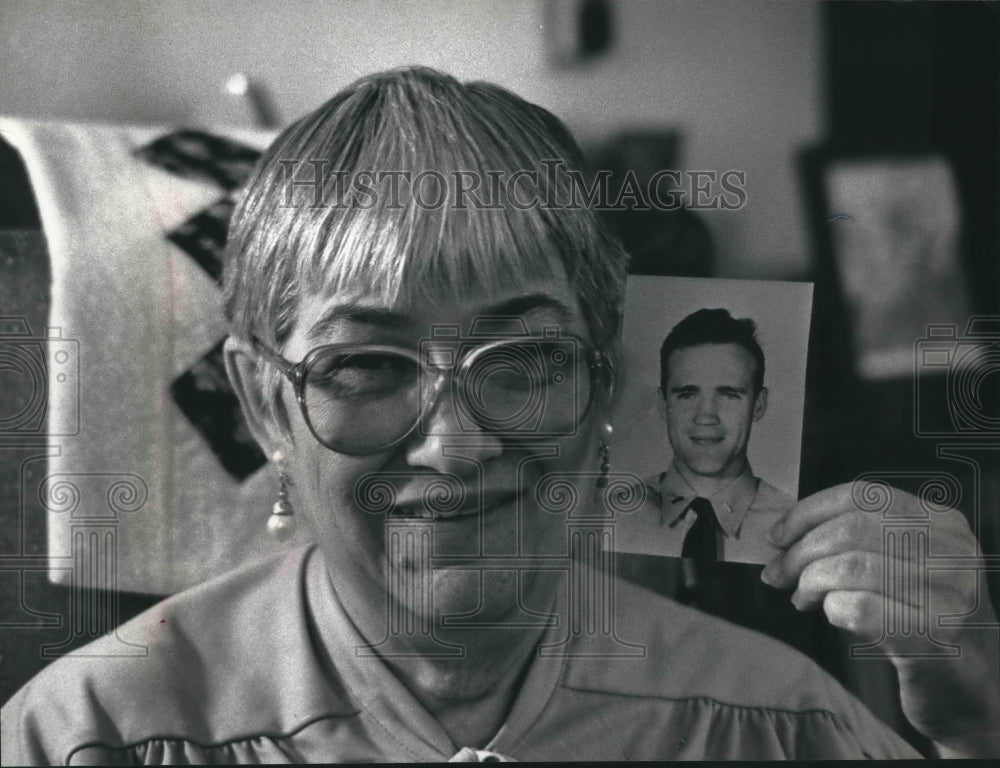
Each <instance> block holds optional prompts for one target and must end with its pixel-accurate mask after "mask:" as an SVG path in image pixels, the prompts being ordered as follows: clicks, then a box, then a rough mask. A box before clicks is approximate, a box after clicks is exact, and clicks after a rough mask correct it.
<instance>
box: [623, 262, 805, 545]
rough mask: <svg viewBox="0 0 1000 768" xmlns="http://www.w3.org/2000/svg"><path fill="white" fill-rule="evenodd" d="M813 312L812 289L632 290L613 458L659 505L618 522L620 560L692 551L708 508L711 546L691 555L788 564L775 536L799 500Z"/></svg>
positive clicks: (723, 283) (768, 285)
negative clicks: (625, 555)
mask: <svg viewBox="0 0 1000 768" xmlns="http://www.w3.org/2000/svg"><path fill="white" fill-rule="evenodd" d="M811 308H812V285H810V284H809V283H791V282H787V283H782V282H773V281H766V280H753V281H742V280H721V279H706V278H671V277H648V276H643V275H633V276H631V277H630V278H629V280H628V284H627V286H626V289H625V318H624V322H623V324H622V350H623V353H622V358H623V361H624V373H623V375H622V376H621V377H620V379H621V382H622V386H621V393H620V401H619V403H618V407H617V410H616V413H615V420H614V423H615V435H614V443H613V446H614V449H615V459H616V460H617V461H620V462H621V463H622V466H626V467H629V468H630V469H631V471H633V472H635V473H637V474H639V475H640V476H641V477H642V479H643V483H644V485H645V486H646V487H647V489H648V492H649V494H650V496H651V498H652V499H654V501H653V502H651V503H650V504H648V505H647V506H646V507H645V508H644V509H643V511H642V512H637V513H634V514H631V515H626V516H623V518H622V519H621V520H619V521H618V525H617V526H616V528H615V531H616V533H615V536H616V538H615V549H616V550H617V551H624V552H637V553H643V554H650V555H656V554H659V555H664V556H671V557H680V556H681V555H682V553H683V552H684V551H685V549H687V550H688V551H689V553H692V552H694V547H695V540H694V538H693V536H694V535H695V534H693V525H694V522H695V520H696V518H697V515H695V514H694V513H690V514H689V513H688V509H689V508H691V507H692V505H694V507H698V506H699V505H701V506H702V508H705V507H704V504H705V502H708V504H709V506H710V507H711V508H712V510H711V511H710V512H707V514H708V515H709V516H714V518H715V523H716V525H715V527H714V536H708V537H706V539H705V541H706V542H707V544H706V549H705V550H704V551H703V552H699V553H697V554H692V555H691V556H693V557H707V558H710V559H712V560H723V561H733V562H750V563H759V564H761V565H764V564H766V563H767V562H769V561H770V560H771V559H772V558H773V557H774V556H776V555H777V554H779V550H778V549H777V548H776V547H775V546H774V545H772V544H771V543H770V542H769V541H768V538H767V533H768V531H769V530H770V528H771V527H772V526H773V525H774V524H775V523H776V522H778V520H779V519H780V518H781V517H782V516H783V515H784V514H785V513H786V512H787V511H788V510H789V509H791V508H792V507H793V506H794V505H795V502H796V500H797V498H798V487H799V461H800V447H801V443H802V414H803V407H804V403H805V387H806V353H807V348H808V343H809V323H810V316H811ZM695 500H697V502H696V501H695ZM689 539H690V541H689Z"/></svg>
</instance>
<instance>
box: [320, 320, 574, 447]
mask: <svg viewBox="0 0 1000 768" xmlns="http://www.w3.org/2000/svg"><path fill="white" fill-rule="evenodd" d="M465 351H466V350H462V349H459V351H458V352H459V355H458V356H459V359H460V364H459V366H458V370H457V371H456V372H455V376H454V378H453V379H452V381H453V382H454V383H453V386H452V391H451V394H452V397H451V398H450V399H449V402H448V403H447V404H445V405H441V406H439V407H448V408H452V409H454V410H453V412H452V417H453V418H451V419H450V420H449V421H448V422H447V423H449V424H452V425H454V433H455V434H463V433H467V432H477V431H481V430H488V431H490V432H495V433H501V434H509V435H517V436H522V437H527V436H532V435H536V436H564V435H569V434H572V433H573V432H574V431H575V430H576V428H577V426H578V425H579V422H580V420H581V419H582V417H583V415H584V414H583V411H585V409H586V407H587V405H588V403H589V401H590V391H591V388H592V383H591V379H590V368H589V366H588V364H587V360H586V355H585V353H584V351H583V350H582V349H581V348H580V345H579V343H578V342H576V341H575V340H574V339H566V338H560V339H531V340H511V341H504V342H503V343H499V344H486V345H481V346H478V347H471V348H470V349H469V351H468V353H467V354H464V355H463V354H462V353H463V352H465ZM435 356H437V357H440V355H439V354H437V352H435V348H434V346H433V345H428V346H427V347H424V348H422V349H421V352H420V362H418V359H416V358H414V357H410V356H408V355H406V354H403V353H400V352H392V351H387V350H379V351H366V350H364V349H358V350H344V349H329V350H325V351H323V352H321V353H319V354H317V355H316V356H315V357H314V358H313V359H312V360H311V361H310V364H309V367H308V369H307V370H306V372H305V377H304V387H303V393H304V398H303V399H304V403H303V404H304V410H305V413H306V418H307V420H308V421H309V424H310V426H311V427H312V429H313V431H314V432H315V434H316V437H317V438H319V440H320V441H321V442H322V443H324V444H325V445H327V446H329V447H330V448H333V449H334V450H338V451H343V452H346V453H351V452H366V451H374V450H378V449H379V448H381V447H385V446H387V445H389V444H391V443H393V442H395V441H397V440H399V439H400V438H401V437H403V436H404V435H405V434H406V433H408V432H409V431H410V430H411V429H412V428H413V427H414V426H415V425H416V424H417V422H418V421H419V420H420V417H421V414H422V413H423V412H424V411H425V409H426V408H427V406H428V405H429V404H430V403H431V402H432V401H433V400H434V398H435V397H436V396H437V393H438V389H439V387H440V382H441V381H442V378H441V377H442V368H441V367H439V365H438V364H437V363H436V361H435ZM452 356H454V353H452Z"/></svg>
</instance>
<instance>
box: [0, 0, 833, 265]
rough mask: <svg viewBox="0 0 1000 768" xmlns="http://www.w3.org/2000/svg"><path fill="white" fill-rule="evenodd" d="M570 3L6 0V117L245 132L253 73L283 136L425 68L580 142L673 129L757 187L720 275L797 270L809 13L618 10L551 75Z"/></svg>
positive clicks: (737, 6)
mask: <svg viewBox="0 0 1000 768" xmlns="http://www.w3.org/2000/svg"><path fill="white" fill-rule="evenodd" d="M576 7H577V5H576V4H575V3H567V2H563V1H562V0H554V2H544V1H543V0H511V1H510V2H470V3H455V2H451V1H450V0H429V1H427V2H418V3H417V2H414V3H406V2H404V3H397V2H391V1H390V0H333V1H331V2H315V0H288V1H283V2H280V3H279V2H241V1H240V0H215V1H214V2H203V1H202V0H163V1H161V2H131V1H129V0H124V1H121V0H58V1H53V0H3V2H0V112H3V113H5V114H13V115H23V116H37V117H47V118H62V119H67V120H89V121H104V122H107V121H111V122H133V123H163V124H173V125H181V124H183V125H190V124H195V125H208V126H210V125H218V124H225V123H234V122H236V123H239V122H244V121H247V120H249V116H248V115H247V114H246V112H245V110H241V109H240V104H239V103H238V102H234V100H233V99H231V98H229V99H227V98H226V97H225V96H224V95H223V84H224V83H225V81H226V80H227V79H228V78H229V76H230V75H232V74H233V73H235V72H244V73H246V74H247V75H248V76H249V77H250V78H251V79H253V80H254V81H257V82H259V83H260V84H262V85H263V86H264V87H265V88H266V89H267V91H268V92H269V94H270V95H271V97H272V98H273V101H274V106H275V108H276V112H277V113H278V116H279V118H280V120H281V121H282V122H286V121H290V120H292V119H294V118H296V117H298V116H299V115H300V114H302V113H304V112H306V111H307V110H310V109H312V108H313V107H315V106H318V105H319V104H320V103H321V102H322V101H325V100H326V99H327V98H328V97H330V96H332V95H333V94H334V93H335V92H336V91H337V90H339V89H340V88H341V87H343V86H345V85H347V84H348V83H350V82H351V81H353V80H354V79H356V78H357V77H359V76H361V75H363V74H367V73H369V72H372V71H375V70H378V69H383V68H386V67H393V66H400V65H405V64H426V65H429V66H433V67H437V68H440V69H443V70H445V71H447V72H450V73H452V74H454V75H456V76H457V77H459V78H461V79H487V80H491V81H495V82H497V83H499V84H501V85H504V86H506V87H508V88H510V89H512V90H514V91H515V92H516V93H519V94H520V95H522V96H524V97H526V98H528V99H531V100H533V101H536V102H538V103H539V104H542V105H543V106H545V107H547V108H549V109H551V110H552V111H553V112H555V114H556V115H558V116H559V117H561V118H562V119H563V120H565V121H566V122H567V123H568V124H569V127H570V128H571V130H573V131H574V133H576V135H577V138H578V139H580V140H581V141H584V142H588V143H589V142H593V141H599V140H602V139H604V138H606V137H607V136H609V135H610V134H612V133H613V132H615V131H617V130H619V129H621V128H623V127H626V126H628V127H640V128H664V127H670V128H679V129H680V130H681V131H682V146H681V152H680V158H679V159H680V161H681V162H682V163H683V166H684V167H686V168H693V169H716V170H719V171H721V170H725V169H730V168H732V169H738V170H743V171H745V172H746V174H747V188H748V191H749V195H748V200H747V205H746V206H745V207H744V208H743V209H742V210H740V211H721V212H716V211H710V212H708V214H709V215H706V216H705V223H706V224H707V226H708V228H709V230H710V232H711V234H712V235H713V239H714V241H715V244H716V250H717V258H716V264H717V273H718V274H719V275H720V276H724V277H746V276H755V277H778V278H781V277H789V276H801V275H802V274H803V273H804V271H805V263H804V254H805V245H806V243H805V234H804V232H805V230H804V226H803V224H802V220H801V218H802V217H801V215H800V209H799V205H798V201H797V197H796V182H795V177H794V169H793V157H792V153H791V149H792V148H793V147H795V146H797V145H800V144H802V143H803V142H806V141H809V140H812V139H814V138H816V137H817V136H818V135H819V133H820V128H821V101H822V100H821V93H820V87H821V82H820V75H821V71H820V64H821V45H820V8H819V5H818V4H817V3H815V2H796V3H769V2H761V1H760V0H749V1H747V0H743V1H741V2H729V1H721V0H700V1H699V2H677V1H676V0H668V1H666V2H663V1H662V0H631V1H630V2H623V1H622V0H613V2H611V3H610V7H611V11H612V13H611V17H612V29H613V32H612V33H613V40H612V43H611V47H610V49H609V51H608V52H607V54H605V55H603V56H600V57H597V58H595V59H593V60H592V61H589V62H583V63H581V64H578V65H575V66H565V65H559V64H558V63H556V62H554V61H553V47H554V46H556V45H558V44H559V42H560V41H563V40H565V38H566V37H567V34H568V30H567V28H568V26H569V24H570V17H571V16H572V13H573V11H574V10H575V9H576Z"/></svg>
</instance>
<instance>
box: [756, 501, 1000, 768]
mask: <svg viewBox="0 0 1000 768" xmlns="http://www.w3.org/2000/svg"><path fill="white" fill-rule="evenodd" d="M879 489H880V491H881V492H883V493H886V494H890V498H891V501H890V504H889V506H888V507H884V508H883V509H882V510H880V511H879V512H872V511H866V510H865V509H862V508H861V507H859V506H858V502H857V499H856V498H855V497H854V496H853V495H852V491H855V492H856V491H857V490H858V488H857V487H856V486H855V485H854V484H847V485H840V486H837V487H834V488H829V489H827V490H825V491H821V492H820V493H817V494H815V495H813V496H810V497H808V498H806V499H803V500H802V501H800V502H799V503H798V504H797V505H795V506H794V507H793V508H792V509H791V510H789V511H788V513H786V514H785V516H784V517H783V518H782V519H781V520H780V521H779V522H778V523H776V524H775V526H774V528H772V530H771V533H770V536H769V538H770V539H771V541H772V542H773V543H774V544H775V545H776V546H779V547H781V548H783V549H784V552H783V553H782V554H780V555H778V556H777V557H775V558H774V559H773V560H772V561H771V562H770V563H768V565H767V567H766V568H765V569H764V572H763V574H762V576H761V578H762V579H763V580H764V582H765V583H767V584H770V585H771V586H774V587H778V588H784V589H791V588H792V587H795V592H794V594H793V595H792V602H793V603H794V605H795V606H796V608H798V609H799V610H807V609H809V608H814V607H819V606H822V608H823V610H824V611H825V613H826V615H827V617H828V619H829V620H830V623H831V624H833V625H835V626H837V627H841V628H843V629H846V630H849V631H851V632H853V633H855V634H857V635H858V636H859V638H860V641H861V642H863V643H864V642H867V643H875V644H877V649H878V650H877V651H876V652H878V651H881V652H883V653H884V654H885V655H886V656H888V657H889V658H890V659H891V660H892V662H893V664H894V665H895V666H896V669H897V671H898V673H899V681H900V694H901V699H902V705H903V711H904V713H905V714H906V717H907V718H908V719H909V721H910V722H911V723H912V724H913V726H914V727H915V728H916V729H917V730H919V731H920V732H921V733H923V734H924V735H925V736H927V737H928V738H930V739H931V740H932V741H934V742H935V744H937V746H938V749H939V751H940V752H941V754H942V755H956V756H1000V630H998V629H997V617H996V613H995V612H994V610H993V606H992V604H991V603H990V598H989V595H988V593H987V591H986V585H985V578H984V569H985V563H984V562H983V559H982V553H981V551H980V549H979V545H978V542H977V541H976V538H975V536H974V535H973V533H972V531H971V530H970V529H969V525H968V523H967V522H966V520H965V517H964V515H962V513H961V512H958V511H956V510H954V509H945V510H941V509H940V508H932V509H928V506H927V505H923V506H922V504H921V500H920V499H918V498H916V497H914V496H912V495H910V494H908V493H904V492H903V491H899V490H896V489H890V488H888V487H887V486H879ZM921 529H924V530H927V529H929V532H928V535H927V538H926V539H922V536H921V533H920V532H921ZM907 532H909V533H908V536H906V535H905V534H906V533H907ZM928 553H929V554H930V555H931V563H933V562H934V561H935V560H937V561H938V562H940V558H941V557H956V558H961V562H960V563H957V565H958V566H960V567H955V568H953V569H952V570H943V569H940V570H938V569H933V570H932V569H929V568H928V565H929V563H928V561H927V560H926V557H927V555H928ZM977 567H978V568H979V570H976V568H977ZM958 616H962V617H965V618H964V619H957V620H956V619H946V621H947V622H948V623H949V624H951V626H941V625H940V624H939V619H942V618H943V617H958ZM959 621H962V622H964V623H961V624H960V623H958V622H959ZM971 623H975V624H977V625H979V626H970V624H971ZM983 625H986V626H983Z"/></svg>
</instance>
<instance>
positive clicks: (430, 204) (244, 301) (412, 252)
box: [223, 67, 627, 402]
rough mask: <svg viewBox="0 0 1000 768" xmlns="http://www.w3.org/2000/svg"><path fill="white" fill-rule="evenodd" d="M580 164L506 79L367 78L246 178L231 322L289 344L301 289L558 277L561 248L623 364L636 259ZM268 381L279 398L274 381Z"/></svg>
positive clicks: (605, 346)
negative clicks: (621, 347) (584, 183)
mask: <svg viewBox="0 0 1000 768" xmlns="http://www.w3.org/2000/svg"><path fill="white" fill-rule="evenodd" d="M583 167H584V163H583V158H582V154H581V152H580V149H579V147H578V146H577V144H576V142H575V141H574V140H573V138H572V136H571V135H570V133H569V131H568V130H567V129H566V127H565V126H564V125H563V124H562V123H561V122H560V121H559V120H558V119H557V118H556V117H555V116H554V115H552V114H551V113H550V112H548V111H547V110H545V109H543V108H541V107H539V106H537V105H535V104H531V103H529V102H527V101H525V100H523V99H521V98H520V97H518V96H516V95H514V94H512V93H510V92H509V91H507V90H504V89H503V88H500V87H498V86H496V85H492V84H489V83H482V82H473V83H468V84H462V83H460V82H458V81H457V80H455V79H454V78H452V77H450V76H448V75H445V74H442V73H440V72H437V71H434V70H431V69H427V68H423V67H412V68H406V69H398V70H391V71H388V72H382V73H378V74H374V75H370V76H368V77H364V78H362V79H360V80H358V81H356V82H355V83H354V84H352V85H350V86H348V87H347V88H345V89H344V90H343V91H341V92H340V93H338V94H337V95H336V96H334V97H333V98H332V99H331V100H330V101H328V102H327V103H326V104H324V105H323V106H321V107H320V108H319V109H317V110H315V111H314V112H312V113H310V114H308V115H306V116H305V117H303V118H302V119H300V120H299V121H297V122H296V123H294V124H293V125H291V126H290V127H289V128H287V129H286V130H285V131H284V132H283V133H282V134H281V135H280V136H279V137H278V138H277V140H275V142H274V143H273V144H272V145H271V147H270V148H269V149H268V150H267V151H266V152H265V153H264V155H263V157H262V158H261V160H260V162H259V163H258V165H257V167H256V169H255V171H254V173H253V174H252V176H251V178H250V180H249V182H248V184H247V186H246V187H245V190H244V192H243V194H242V197H241V199H240V202H239V204H238V205H237V208H236V211H235V212H234V215H233V219H232V221H231V225H230V232H229V241H228V244H227V254H226V269H225V274H224V279H223V283H224V296H225V299H224V301H225V311H226V316H227V318H228V319H229V322H230V326H231V332H232V334H233V335H234V336H236V337H238V338H243V339H250V338H252V337H256V338H258V339H260V340H261V341H264V342H265V343H267V344H269V345H271V346H273V347H274V348H278V349H280V348H281V346H282V344H283V343H284V342H285V341H286V340H287V338H288V335H289V334H290V333H291V331H292V329H293V328H294V325H295V321H296V317H297V312H298V304H299V299H300V297H301V296H302V295H303V294H304V293H305V292H308V291H315V290H322V291H324V292H327V291H329V292H336V291H340V290H351V291H370V292H374V293H377V294H378V295H384V296H386V297H387V298H389V299H392V298H396V297H405V296H412V297H420V296H434V297H438V298H440V297H441V296H442V295H444V296H447V295H454V296H456V297H460V296H462V295H464V294H466V293H467V292H469V291H470V290H475V289H477V288H478V289H483V288H485V289H496V288H498V287H502V286H504V285H505V284H513V283H517V284H523V283H524V282H525V280H530V279H532V278H540V277H550V276H551V273H552V265H553V261H552V256H553V254H555V255H556V256H558V258H559V260H560V261H561V263H562V265H563V266H564V268H565V271H566V274H567V275H568V277H569V281H570V284H571V286H572V287H573V288H574V290H575V291H576V293H577V296H578V298H579V301H580V305H581V307H582V310H583V313H584V318H585V320H586V323H587V325H588V328H589V330H590V333H591V336H592V341H593V343H594V344H595V346H596V347H597V348H598V349H600V350H601V351H602V352H603V353H604V354H605V355H606V356H608V357H609V359H610V361H611V362H612V365H613V364H614V362H615V361H616V359H617V347H618V335H619V330H620V317H621V304H622V300H623V294H624V284H625V267H626V261H627V257H626V255H625V252H624V250H623V249H622V246H621V245H620V243H619V241H618V240H617V238H616V237H615V236H614V235H613V234H611V232H610V231H609V229H608V227H607V225H606V224H605V223H604V222H603V221H602V220H601V218H600V217H599V215H598V213H597V212H596V211H595V210H593V209H592V208H591V207H590V206H589V205H588V204H587V201H586V200H583V201H582V203H581V199H580V198H581V195H579V194H578V193H579V192H580V191H581V189H580V186H579V179H580V178H582V176H581V174H582V171H583ZM553 171H555V172H553ZM421 174H423V176H421ZM532 174H534V175H532ZM574 174H575V178H576V181H574ZM477 178H478V179H479V184H476V179H477ZM428 181H431V182H433V183H430V184H428V183H426V182H428ZM483 182H488V184H484V183H483ZM418 183H419V186H418ZM574 183H575V184H576V187H575V188H574ZM435 187H437V189H435ZM472 187H478V189H477V190H475V194H472V193H470V188H472ZM487 187H490V188H487ZM494 193H495V194H494ZM487 195H489V199H485V202H484V198H485V197H486V196H487ZM553 202H555V204H553ZM526 203H529V204H526ZM318 286H320V287H321V288H317V287H318ZM265 386H266V393H267V395H268V400H269V402H273V401H274V399H275V398H274V394H275V393H276V391H277V377H276V376H274V377H273V380H272V381H271V382H270V383H268V384H266V385H265ZM609 389H610V388H609Z"/></svg>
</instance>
